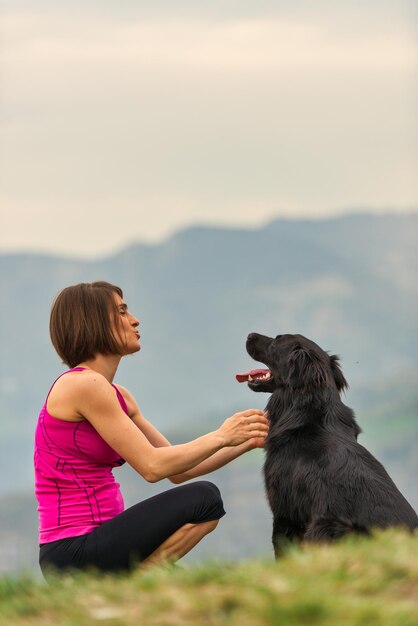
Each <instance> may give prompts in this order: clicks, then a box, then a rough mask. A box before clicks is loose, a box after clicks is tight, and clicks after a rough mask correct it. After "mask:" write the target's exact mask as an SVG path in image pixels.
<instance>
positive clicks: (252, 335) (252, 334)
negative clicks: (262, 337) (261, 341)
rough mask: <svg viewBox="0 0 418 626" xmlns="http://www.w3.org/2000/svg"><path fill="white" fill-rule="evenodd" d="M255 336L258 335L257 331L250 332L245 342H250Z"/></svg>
mask: <svg viewBox="0 0 418 626" xmlns="http://www.w3.org/2000/svg"><path fill="white" fill-rule="evenodd" d="M257 337H258V334H257V333H250V334H249V335H248V337H247V342H250V343H251V342H252V341H255V340H256V339H257Z"/></svg>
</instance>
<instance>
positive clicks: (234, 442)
mask: <svg viewBox="0 0 418 626" xmlns="http://www.w3.org/2000/svg"><path fill="white" fill-rule="evenodd" d="M267 433H268V419H267V416H266V414H265V413H264V412H263V411H260V409H247V410H246V411H240V412H239V413H234V415H232V416H231V417H228V419H226V420H225V421H224V423H223V424H222V426H221V427H220V428H218V434H219V435H221V437H223V438H224V441H225V444H224V445H225V446H239V445H240V444H241V443H245V442H246V441H248V442H250V443H251V444H252V446H253V447H254V448H260V447H263V445H264V441H265V438H266V437H267Z"/></svg>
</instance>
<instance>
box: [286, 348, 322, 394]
mask: <svg viewBox="0 0 418 626" xmlns="http://www.w3.org/2000/svg"><path fill="white" fill-rule="evenodd" d="M288 367H289V370H288V372H289V373H288V376H287V380H286V383H287V384H288V385H289V386H290V387H293V388H297V387H306V388H312V387H315V388H317V387H322V385H324V384H325V383H326V381H327V373H326V368H325V367H324V363H323V362H322V360H321V359H320V358H319V357H318V356H317V355H316V354H315V353H313V352H310V351H309V350H305V349H304V348H297V349H296V350H293V352H291V353H290V355H289V359H288Z"/></svg>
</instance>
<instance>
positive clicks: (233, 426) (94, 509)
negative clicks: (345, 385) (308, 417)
mask: <svg viewBox="0 0 418 626" xmlns="http://www.w3.org/2000/svg"><path fill="white" fill-rule="evenodd" d="M138 326H139V321H138V320H137V319H136V318H135V317H134V316H133V315H132V314H131V313H130V312H129V310H128V306H127V304H126V303H125V302H124V300H123V294H122V290H121V289H120V288H119V287H116V286H115V285H111V284H110V283H107V282H94V283H82V284H79V285H74V286H71V287H67V288H66V289H63V291H61V293H60V294H59V295H58V296H57V298H56V300H55V302H54V304H53V307H52V311H51V318H50V334H51V339H52V343H53V345H54V348H55V349H56V351H57V353H58V355H59V356H60V357H61V359H62V360H63V362H64V363H65V364H67V365H68V366H69V368H70V369H69V370H68V371H67V372H64V374H62V375H61V376H60V377H59V378H58V379H57V380H56V381H55V383H54V384H53V385H52V387H51V389H50V391H49V393H48V396H47V398H46V401H45V404H44V406H43V408H42V410H41V413H40V415H39V420H38V424H37V428H36V434H35V456H34V460H35V483H36V487H35V490H36V496H37V499H38V511H39V520H40V531H39V542H40V557H39V562H40V566H41V569H42V571H43V573H45V572H47V570H48V569H49V568H51V567H53V568H58V569H64V568H75V569H83V568H86V567H88V566H91V567H96V568H98V569H100V570H102V571H116V570H129V569H131V568H132V567H133V566H134V565H135V563H140V564H141V565H149V564H154V563H162V562H165V561H171V562H172V561H175V560H176V559H178V558H180V557H182V556H183V555H185V554H186V553H187V552H189V551H190V550H191V549H192V548H193V547H194V546H195V545H196V544H197V543H198V542H199V541H200V540H201V539H202V538H203V537H204V536H205V535H206V534H208V533H209V532H211V531H212V530H213V529H214V528H215V527H216V525H217V524H218V521H219V519H220V518H221V517H222V516H223V515H224V514H225V512H224V509H223V505H222V500H221V497H220V493H219V490H218V488H217V487H216V486H215V485H213V484H212V483H210V482H207V481H198V482H193V483H191V484H189V485H182V486H180V487H176V488H173V489H170V490H168V491H166V492H164V493H161V494H159V495H156V496H154V497H152V498H149V499H147V500H145V501H143V502H140V503H138V504H136V505H134V506H132V507H131V508H129V509H127V510H126V511H124V505H123V499H122V495H121V493H120V490H119V484H118V483H117V482H116V481H115V479H114V477H113V474H112V468H113V467H117V466H119V465H122V464H123V463H124V462H125V461H126V462H128V463H129V464H130V465H131V466H132V467H133V468H134V469H135V470H136V471H137V472H138V473H139V474H141V476H143V477H144V478H145V480H147V481H150V482H156V481H158V480H161V479H162V478H169V479H170V480H171V481H172V482H173V483H175V484H180V483H183V482H184V481H187V480H189V479H191V478H195V477H197V476H201V475H203V474H207V473H208V472H211V471H213V470H215V469H217V468H219V467H222V466H223V465H225V464H226V463H228V462H229V461H231V460H232V459H235V458H237V457H238V456H239V455H241V454H243V453H244V452H247V451H248V450H251V449H253V448H256V447H261V446H263V444H264V440H265V437H266V435H267V429H268V426H267V419H266V416H265V414H264V413H263V412H262V411H260V410H257V409H250V410H247V411H242V412H240V413H236V414H235V415H233V416H232V417H229V418H228V419H226V420H225V421H224V423H223V424H222V425H221V426H220V427H219V428H218V429H217V430H215V431H213V432H210V433H208V434H206V435H204V436H202V437H199V438H198V439H195V440H194V441H190V442H189V443H185V444H182V445H175V446H172V445H170V443H169V441H168V440H167V439H166V438H165V437H164V436H163V435H162V434H161V433H160V432H159V431H158V430H157V429H156V428H155V427H154V426H152V424H150V423H149V422H148V421H147V420H146V419H145V418H144V416H143V415H142V413H141V411H140V410H139V408H138V405H137V403H136V401H135V399H134V398H133V396H132V395H131V394H130V393H129V391H128V390H127V389H124V388H123V387H121V386H119V385H115V384H113V379H114V376H115V374H116V370H117V368H118V365H119V362H120V360H121V358H122V357H123V356H125V355H128V354H133V353H135V352H138V351H139V350H140V343H139V340H140V334H139V332H138V330H137V328H138Z"/></svg>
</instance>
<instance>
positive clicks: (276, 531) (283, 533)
mask: <svg viewBox="0 0 418 626" xmlns="http://www.w3.org/2000/svg"><path fill="white" fill-rule="evenodd" d="M303 533H304V530H302V529H300V528H297V527H295V526H294V524H292V523H291V522H290V520H288V519H285V518H283V517H275V518H274V519H273V537H272V540H273V549H274V556H275V557H276V559H278V558H279V557H281V556H282V555H283V553H284V551H285V549H286V547H287V546H288V545H289V543H291V542H293V541H297V540H300V539H301V538H302V536H303Z"/></svg>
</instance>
